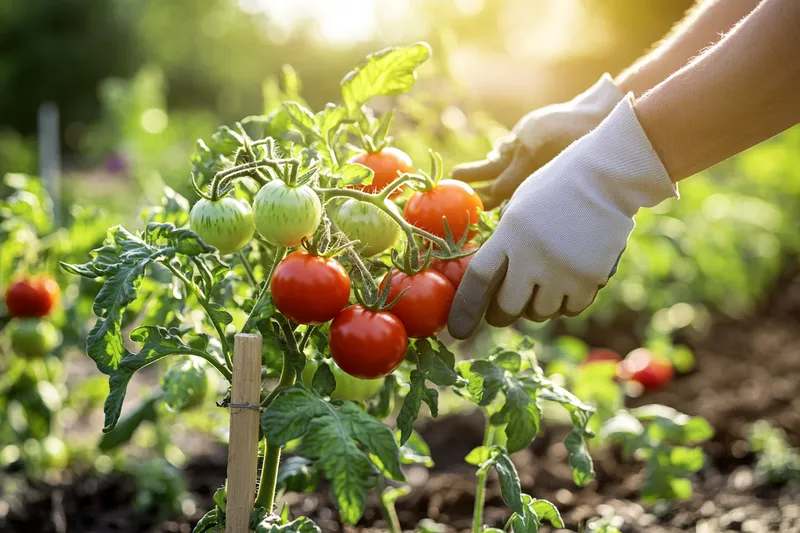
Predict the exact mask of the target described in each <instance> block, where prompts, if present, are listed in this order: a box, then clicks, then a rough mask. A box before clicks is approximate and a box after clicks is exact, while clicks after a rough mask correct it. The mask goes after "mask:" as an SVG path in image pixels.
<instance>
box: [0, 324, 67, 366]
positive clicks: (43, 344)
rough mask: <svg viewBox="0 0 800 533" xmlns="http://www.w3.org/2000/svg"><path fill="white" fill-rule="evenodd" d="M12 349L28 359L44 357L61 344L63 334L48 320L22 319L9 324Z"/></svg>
mask: <svg viewBox="0 0 800 533" xmlns="http://www.w3.org/2000/svg"><path fill="white" fill-rule="evenodd" d="M9 329H11V347H12V348H13V350H14V352H15V353H17V354H19V355H23V356H26V357H43V356H44V355H45V354H47V353H48V352H50V351H52V350H53V349H54V348H55V347H56V346H58V345H59V343H60V342H61V334H60V333H59V332H58V330H57V329H56V327H55V326H54V325H53V324H51V323H50V322H48V321H47V320H40V319H38V318H22V319H17V320H13V321H12V322H11V323H10V324H9Z"/></svg>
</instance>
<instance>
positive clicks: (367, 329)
mask: <svg viewBox="0 0 800 533" xmlns="http://www.w3.org/2000/svg"><path fill="white" fill-rule="evenodd" d="M328 346H329V347H330V349H331V357H333V360H334V361H336V364H337V365H339V368H341V369H342V370H344V371H345V372H347V373H348V374H350V375H351V376H354V377H357V378H361V379H378V378H381V377H383V376H386V375H389V374H391V373H392V372H394V370H395V369H396V368H397V367H398V366H400V363H402V362H403V359H404V358H405V356H406V348H408V336H407V335H406V330H405V328H404V327H403V323H402V322H400V319H398V318H397V317H396V316H394V315H393V314H391V313H389V312H386V311H370V310H369V309H367V308H365V307H362V306H360V305H351V306H350V307H347V308H345V309H344V310H343V311H342V312H341V313H339V314H338V315H337V317H336V318H335V319H334V320H333V323H332V324H331V329H330V331H329V332H328Z"/></svg>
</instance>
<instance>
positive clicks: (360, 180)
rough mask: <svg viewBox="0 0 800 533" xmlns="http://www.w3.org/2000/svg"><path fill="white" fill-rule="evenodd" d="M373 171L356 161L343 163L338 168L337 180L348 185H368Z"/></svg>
mask: <svg viewBox="0 0 800 533" xmlns="http://www.w3.org/2000/svg"><path fill="white" fill-rule="evenodd" d="M374 175H375V173H374V172H373V171H372V169H371V168H367V167H365V166H364V165H360V164H358V163H345V164H344V165H342V166H341V168H340V175H339V176H336V175H334V178H336V177H338V178H339V182H340V183H341V184H342V185H344V186H350V185H369V184H370V183H372V177H373V176H374Z"/></svg>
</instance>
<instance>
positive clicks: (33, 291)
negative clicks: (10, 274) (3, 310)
mask: <svg viewBox="0 0 800 533" xmlns="http://www.w3.org/2000/svg"><path fill="white" fill-rule="evenodd" d="M60 295H61V291H60V289H59V288H58V283H56V280H54V279H53V278H51V277H50V276H36V277H33V278H22V279H20V280H19V281H16V282H14V283H12V284H11V285H9V286H8V289H7V290H6V307H7V308H8V313H9V314H10V315H11V316H13V317H16V318H26V317H43V316H46V315H47V314H49V313H50V311H52V310H53V308H54V307H55V306H56V304H57V303H58V300H59V297H60Z"/></svg>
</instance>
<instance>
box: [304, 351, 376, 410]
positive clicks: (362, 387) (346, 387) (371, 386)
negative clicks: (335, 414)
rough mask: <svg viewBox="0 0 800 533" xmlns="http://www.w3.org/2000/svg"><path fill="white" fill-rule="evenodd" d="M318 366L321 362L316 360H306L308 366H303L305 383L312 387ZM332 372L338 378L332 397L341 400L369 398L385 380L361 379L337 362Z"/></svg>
mask: <svg viewBox="0 0 800 533" xmlns="http://www.w3.org/2000/svg"><path fill="white" fill-rule="evenodd" d="M318 368H319V364H318V363H317V362H316V361H308V362H306V366H304V367H303V383H305V384H306V385H308V386H309V387H311V386H312V384H313V382H314V374H315V373H316V371H317V369H318ZM331 372H332V373H333V377H334V379H335V380H336V388H335V389H333V392H331V398H338V399H340V400H352V401H354V402H363V401H364V400H369V399H370V398H372V397H374V396H375V395H376V394H378V391H380V390H381V387H382V386H383V382H384V380H383V379H381V378H379V379H360V378H356V377H353V376H351V375H350V374H348V373H347V372H345V371H344V370H342V369H341V368H339V365H337V364H335V363H334V364H333V365H332V367H331Z"/></svg>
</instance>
